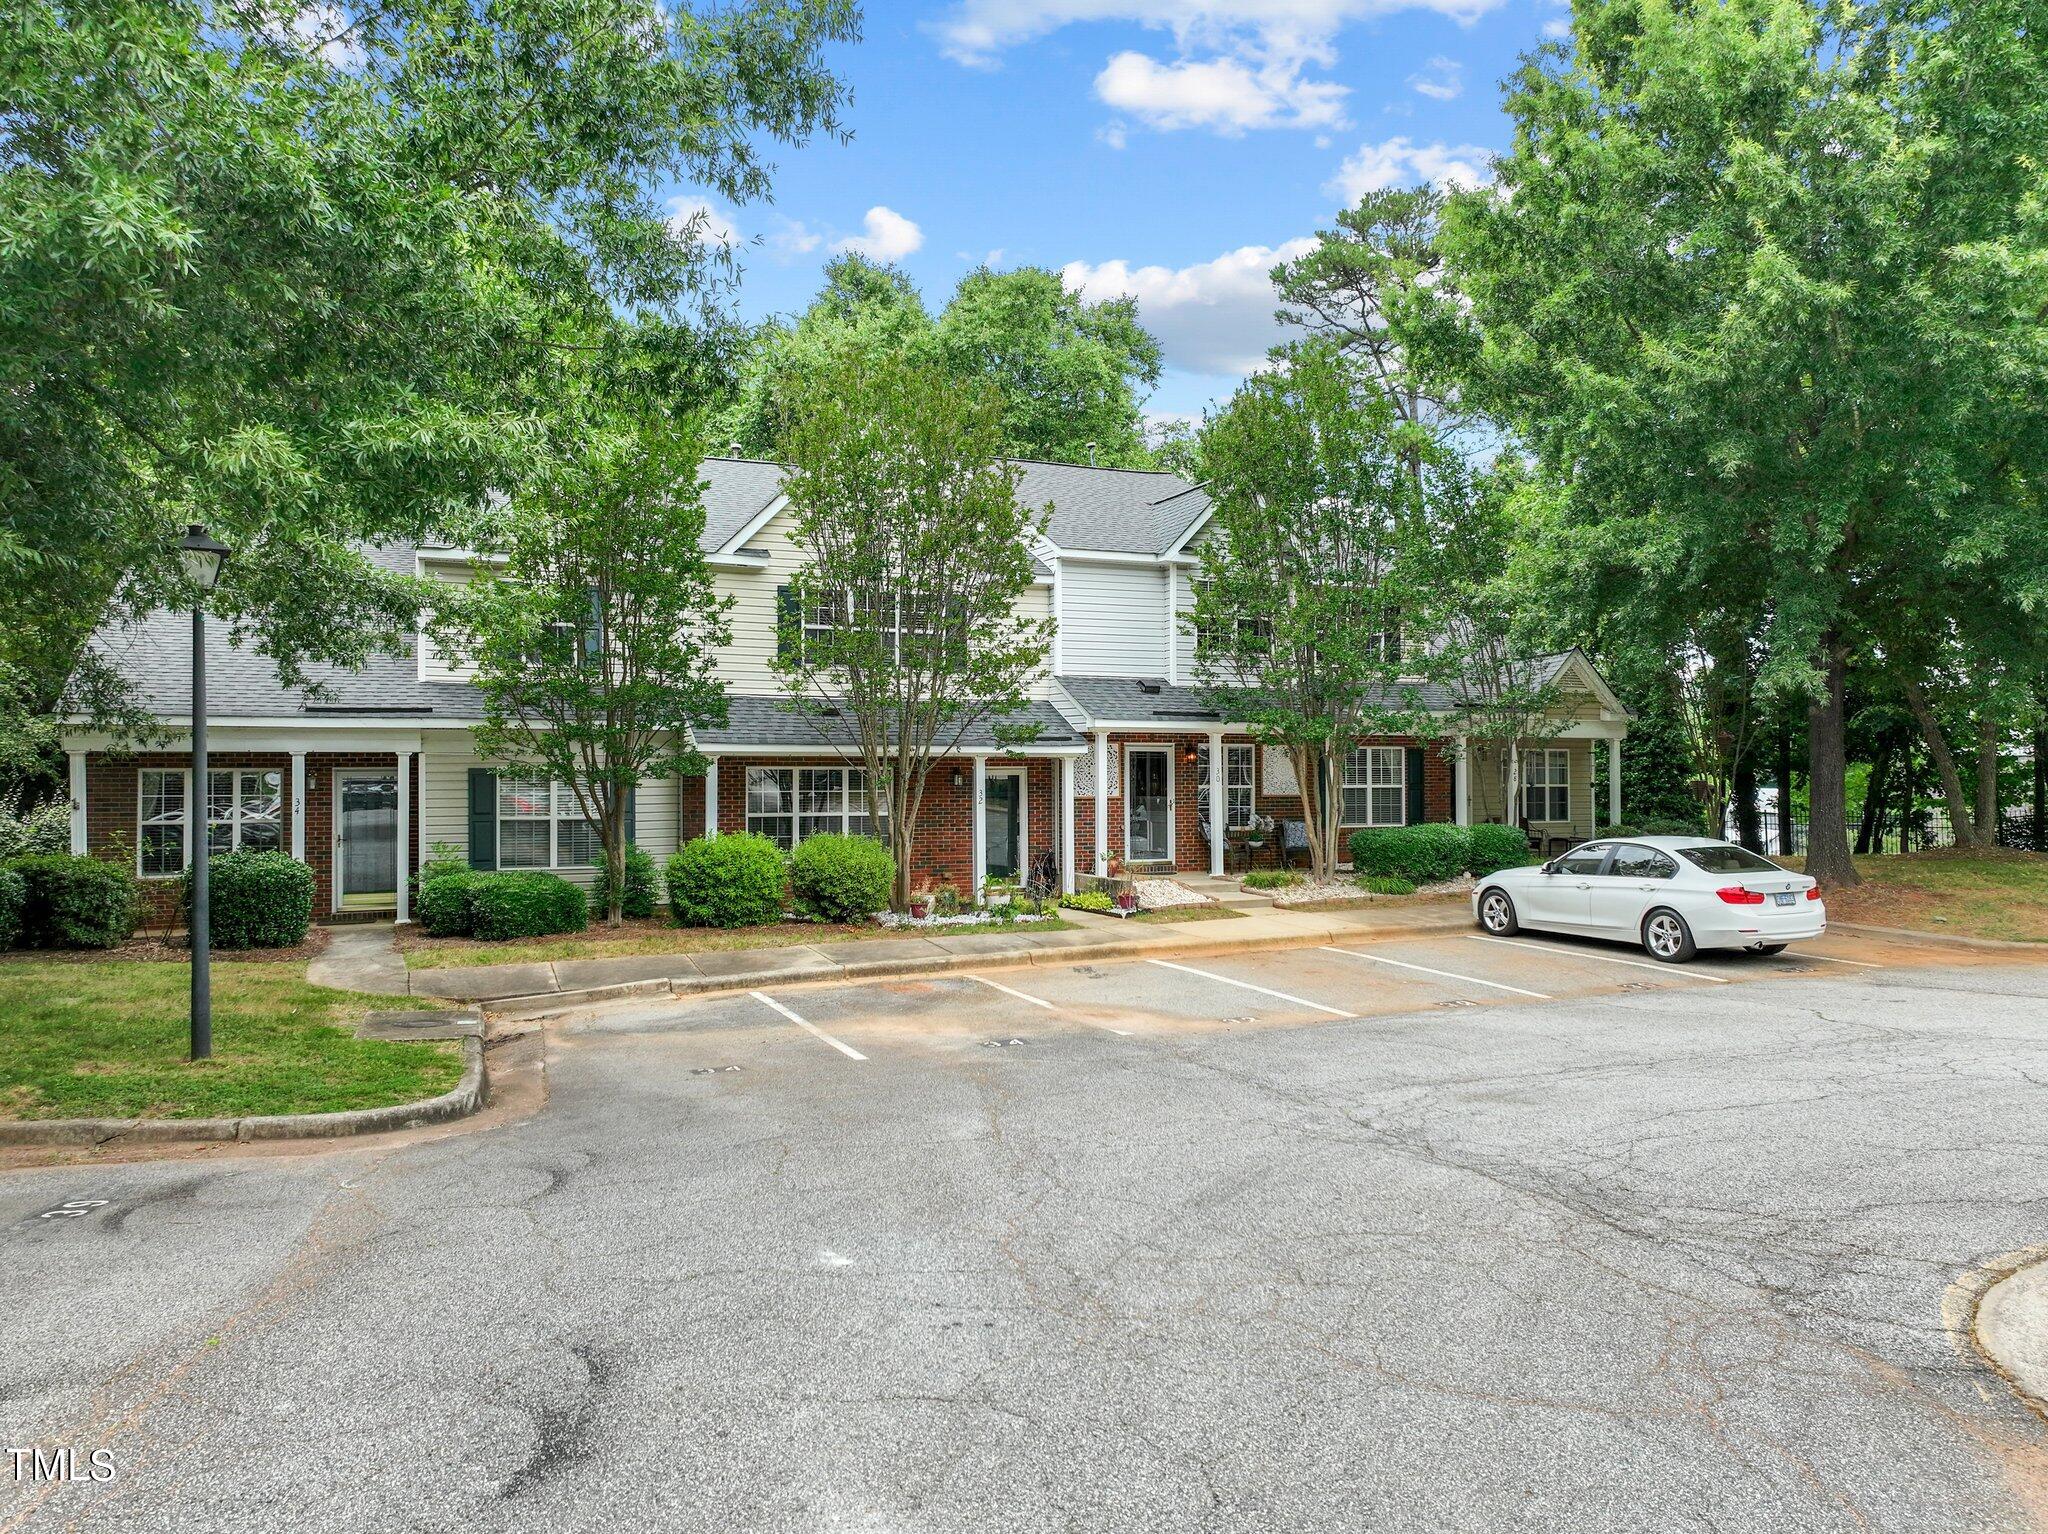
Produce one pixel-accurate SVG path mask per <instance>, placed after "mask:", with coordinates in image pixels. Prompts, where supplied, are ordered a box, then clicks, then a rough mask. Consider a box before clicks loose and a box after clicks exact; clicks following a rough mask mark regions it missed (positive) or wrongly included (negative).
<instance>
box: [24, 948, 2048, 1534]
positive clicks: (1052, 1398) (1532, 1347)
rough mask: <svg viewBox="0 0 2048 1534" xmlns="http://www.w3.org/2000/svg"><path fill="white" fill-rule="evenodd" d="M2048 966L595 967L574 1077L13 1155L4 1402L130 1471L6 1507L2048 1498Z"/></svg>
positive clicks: (231, 1520)
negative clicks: (505, 1110)
mask: <svg viewBox="0 0 2048 1534" xmlns="http://www.w3.org/2000/svg"><path fill="white" fill-rule="evenodd" d="M2044 1019H2048V966H2042V965H2038V964H2032V963H2023V962H2019V961H2017V960H2014V959H2010V958H2008V957H2005V956H2002V955H1988V954H1985V955H1969V954H1959V953H1958V952H1957V951H1955V950H1947V951H1944V950H1941V949H1935V948H1930V947H1906V946H1892V945H1885V944H1880V943H1877V942H1873V941H1869V940H1865V939H1856V938H1850V937H1846V936H1830V937H1829V938H1828V939H1826V940H1825V941H1823V942H1822V943H1820V944H1818V945H1815V946H1814V947H1813V949H1812V950H1811V951H1807V952H1802V951H1797V950H1795V951H1794V952H1793V953H1788V954H1785V955H1782V956H1779V957H1775V958H1762V957H1752V956H1746V955H1737V956H1731V957H1718V958H1714V959H1711V960H1707V961H1703V962H1701V963H1698V964H1694V965H1688V966H1683V967H1679V968H1668V967H1664V966H1653V965H1650V964H1649V962H1648V961H1646V960H1644V959H1642V958H1641V956H1640V955H1639V954H1636V953H1634V952H1632V951H1630V950H1626V949H1621V948H1610V947H1605V946H1598V945H1594V944H1590V943H1578V942H1572V941H1565V940H1557V939H1552V938H1547V937H1532V938H1526V939H1518V940H1516V941H1515V942H1513V943H1498V942H1488V941H1482V940H1478V939H1476V938H1474V937H1468V936H1466V935H1464V934H1462V933H1459V934H1439V935H1433V936H1427V937H1423V936H1417V937H1411V938H1403V939H1399V940H1394V941H1387V942H1379V941H1373V942H1365V941H1360V942H1358V943H1339V944H1333V945H1331V946H1330V947H1328V948H1309V949H1290V950H1284V951H1267V952H1261V953H1255V954H1243V955H1234V956H1228V957H1199V958H1187V959H1179V958H1176V959H1174V960H1172V961H1170V962H1163V963H1162V962H1146V961H1136V962H1120V963H1116V964H1106V963H1105V964H1085V963H1081V964H1045V965H1037V966H1025V967H1018V968H1010V969H1003V970H990V971H987V972H986V973H978V972H970V973H957V972H956V973H953V974H949V975H947V976H945V977H943V978H935V979H916V980H901V981H895V982H882V983H869V984H862V985H852V984H834V985H787V986H780V987H775V988H772V989H768V990H764V991H761V992H759V993H754V994H733V995H723V996H716V997H704V998H698V999H689V1000H684V999H676V998H671V997H662V998H659V999H658V1000H653V999H650V1000H639V1001H628V1002H623V1003H618V1004H614V1005H609V1006H605V1007H596V1008H591V1009H588V1010H586V1011H583V1012H580V1013H576V1014H573V1015H570V1016H567V1017H564V1018H562V1019H559V1020H557V1021H555V1022H554V1023H551V1024H550V1025H549V1028H548V1031H547V1034H546V1038H545V1047H546V1061H547V1066H546V1069H547V1089H548V1092H547V1103H546V1106H545V1107H544V1108H542V1109H540V1110H539V1111H535V1112H532V1113H530V1114H527V1115H526V1116H523V1117H514V1118H507V1119H503V1120H501V1121H497V1122H493V1123H490V1124H487V1125H485V1126H483V1127H480V1128H474V1129H470V1130H467V1131H459V1132H452V1133H446V1134H440V1135H432V1136H427V1137H423V1138H418V1139H413V1140H408V1141H405V1142H402V1143H396V1144H392V1145H386V1146H357V1147H348V1148H341V1149H336V1150H332V1151H321V1152H319V1153H317V1154H311V1155H307V1154H300V1155H295V1156H283V1155H276V1156H268V1157H264V1156H244V1155H240V1154H234V1153H230V1154H225V1155H214V1156H207V1157H203V1158H197V1159H172V1160H165V1161H161V1162H154V1163H146V1162H145V1163H131V1164H93V1165H81V1166H74V1167H63V1168H51V1169H46V1170H39V1171H34V1172H18V1173H15V1174H12V1175H10V1176H9V1177H7V1178H6V1179H5V1180H4V1181H0V1232H4V1236H0V1242H4V1245H0V1253H4V1263H0V1304H4V1305H5V1306H6V1307H7V1313H8V1314H10V1315H12V1316H14V1317H16V1318H18V1327H17V1330H16V1333H15V1335H14V1338H13V1345H11V1346H10V1347H9V1348H8V1349H7V1350H6V1351H5V1354H4V1356H0V1439H5V1440H6V1441H7V1442H9V1443H12V1444H23V1443H38V1444H51V1443H62V1444H69V1445H73V1446H75V1447H77V1448H78V1449H80V1450H81V1451H84V1450H90V1449H92V1448H95V1447H105V1448H107V1449H109V1450H110V1451H111V1452H112V1453H113V1455H114V1458H115V1462H116V1463H117V1464H118V1466H119V1473H118V1474H117V1475H116V1476H115V1477H114V1478H113V1479H111V1480H109V1481H107V1482H105V1483H100V1484H94V1483H87V1482H76V1483H70V1484H65V1485H62V1486H56V1487H49V1486H45V1487H40V1488H23V1487H21V1486H14V1487H7V1486H4V1485H0V1526H4V1527H13V1526H16V1524H15V1523H13V1522H10V1521H9V1520H10V1519H12V1520H16V1521H17V1522H18V1523H19V1524H20V1526H25V1527H41V1526H44V1525H45V1524H47V1525H48V1526H51V1527H79V1528H85V1529H158V1528H186V1527H189V1528H194V1529H208V1530H230V1529H243V1528H248V1529H256V1528H271V1527H276V1526H278V1525H279V1524H281V1523H283V1524H293V1525H301V1524H303V1523H304V1522H305V1521H306V1520H307V1518H308V1516H309V1513H308V1510H309V1509H317V1510H318V1516H317V1517H316V1518H314V1520H313V1521H314V1522H315V1523H316V1524H317V1525H318V1526H320V1527H323V1528H335V1529H364V1530H370V1529H377V1530H383V1529H389V1528H395V1527H403V1528H416V1529H457V1528H460V1529H476V1528H529V1527H546V1528H551V1529H604V1530H607V1531H616V1530H619V1529H629V1528H655V1527H659V1528H677V1529H693V1530H694V1529H700V1528H703V1529H773V1530H792V1531H794V1530H819V1529H860V1530H955V1529H959V1530H967V1529H975V1530H980V1529H987V1528H992V1527H993V1528H1003V1529H1029V1530H1039V1529H1045V1530H1054V1529H1059V1530H1068V1529H1090V1530H1092V1529H1108V1530H1122V1529H1133V1528H1144V1529H1148V1530H1149V1529H1161V1530H1181V1529H1186V1530H1198V1529H1199V1530H1225V1529H1229V1530H1236V1529H1255V1530H1266V1529H1289V1530H1294V1529H1322V1528H1330V1529H1337V1528H1344V1529H1354V1528H1383V1529H1399V1530H1408V1529H1460V1530H1462V1529H1488V1530H1493V1529H1532V1530H1533V1529H1543V1530H1555V1529H1571V1530H1575V1531H1576V1530H1616V1531H1621V1530H1660V1531H1662V1530H1674V1529H1703V1530H1704V1529H1742V1530H1750V1529H1800V1530H1805V1529H1881V1530H1900V1531H1907V1530H1911V1531H1930V1534H1932V1531H1943V1534H1946V1531H1953V1530H1958V1529H1973V1530H1976V1529H1987V1530H2021V1529H2030V1528H2040V1527H2043V1526H2044V1525H2043V1520H2044V1517H2048V1429H2044V1427H2043V1424H2042V1423H2041V1422H2040V1420H2039V1419H2038V1418H2036V1417H2035V1416H2033V1415H2032V1414H2031V1413H2030V1412H2029V1411H2027V1410H2026V1409H2025V1408H2024V1407H2023V1406H2022V1405H2021V1404H2019V1403H2018V1402H2017V1401H2016V1400H2015V1399H2014V1398H2013V1397H2012V1395H2011V1394H2010V1392H2009V1391H2008V1390H2007V1388H2006V1386H2005V1385H2004V1383H2003V1381H2001V1380H1999V1379H1997V1378H1996V1377H1995V1376H1994V1375H1992V1374H1991V1373H1990V1372H1989V1371H1988V1370H1986V1369H1985V1368H1984V1367H1983V1366H1982V1364H1981V1363H1980V1362H1978V1361H1977V1360H1976V1359H1975V1358H1974V1356H1973V1355H1972V1354H1971V1353H1970V1352H1969V1350H1968V1347H1967V1344H1966V1343H1965V1342H1964V1341H1963V1340H1962V1339H1960V1338H1959V1337H1958V1336H1957V1335H1956V1334H1955V1332H1954V1330H1953V1329H1952V1328H1953V1317H1954V1314H1955V1311H1954V1301H1955V1295H1956V1294H1957V1293H1958V1292H1959V1291H1958V1290H1957V1287H1956V1286H1957V1285H1958V1283H1959V1281H1961V1280H1964V1279H1965V1278H1966V1276H1967V1275H1968V1274H1969V1273H1970V1272H1971V1271H1972V1270H1973V1269H1975V1268H1977V1267H1978V1266H1980V1265H1982V1264H1984V1263H1986V1262H1988V1261H1990V1260H1992V1259H1993V1258H1994V1257H1996V1256H1997V1255H1998V1254H2000V1253H2004V1252H2009V1251H2011V1250H2013V1249H2016V1248H2019V1247H2023V1246H2028V1245H2031V1244H2034V1243H2038V1242H2040V1241H2042V1240H2043V1239H2044V1238H2048V1180H2044V1178H2043V1176H2042V1173H2041V1168H2042V1166H2043V1165H2044V1164H2048V1162H2044V1154H2048V1112H2044V1111H2043V1110H2044V1084H2048V1023H2044ZM66 1200H82V1201H85V1202H88V1203H91V1204H92V1205H93V1207H92V1209H91V1210H90V1211H89V1212H88V1213H87V1214H86V1215H84V1216H82V1217H79V1218H68V1217H67V1218H62V1219H55V1220H51V1219H45V1218H43V1216H44V1215H46V1214H47V1213H48V1211H49V1210H50V1209H52V1208H54V1207H58V1206H60V1205H61V1204H62V1203H63V1202H64V1201H66ZM8 1498H11V1499H12V1500H11V1501H10V1500H7V1499H8Z"/></svg>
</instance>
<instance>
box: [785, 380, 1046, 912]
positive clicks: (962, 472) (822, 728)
mask: <svg viewBox="0 0 2048 1534" xmlns="http://www.w3.org/2000/svg"><path fill="white" fill-rule="evenodd" d="M792 403H793V408H792V409H791V411H790V415H789V424H788V427H787V429H786V430H785V432H784V434H783V437H782V440H781V457H782V461H783V463H784V464H785V465H786V469H787V472H786V474H785V477H784V480H783V492H784V494H786V495H787V496H788V498H789V511H790V515H791V518H792V521H793V526H792V532H791V536H792V538H793V539H794V541H795V542H796V543H797V545H798V546H799V547H800V549H801V550H802V554H801V558H800V562H799V564H798V567H797V569H796V570H795V571H793V572H792V574H791V576H790V580H789V584H788V586H787V587H786V588H785V589H784V590H783V592H782V593H781V601H782V612H781V617H780V634H779V641H780V642H779V644H778V647H777V656H776V661H775V666H776V670H777V672H778V674H779V675H780V677H781V680H782V684H783V687H784V689H785V691H786V692H787V694H788V696H789V697H790V699H791V701H792V703H793V704H794V706H795V707H796V708H798V709H799V710H801V711H802V712H803V713H804V714H805V715H807V716H808V717H809V718H811V719H812V721H813V722H814V724H815V725H816V726H817V728H818V733H819V738H820V740H821V741H822V742H823V743H825V744H826V745H828V746H829V747H831V748H832V749H834V750H836V751H838V752H840V753H841V754H842V755H843V756H845V757H846V758H847V759H848V760H849V761H850V762H858V763H859V764H860V766H861V768H862V771H863V773H864V775H865V781H866V795H867V813H868V817H869V823H870V824H871V825H873V826H875V827H877V828H878V832H879V833H880V834H883V835H885V836H886V838H887V840H888V843H889V850H890V851H891V853H893V854H894V856H895V859H896V888H895V892H894V897H893V900H894V904H895V906H896V909H898V910H902V909H904V908H905V907H906V906H907V905H908V903H909V900H910V893H911V870H912V858H913V850H914V848H915V846H916V839H917V826H918V818H919V816H920V814H921V813H922V811H923V807H924V794H925V785H926V781H927V779H928V778H929V776H930V774H931V770H932V765H933V763H934V762H936V761H937V760H938V759H939V758H941V757H944V756H947V755H950V754H952V753H953V752H954V751H956V750H957V749H958V748H959V746H960V745H961V743H962V742H963V741H965V740H966V739H967V738H968V737H969V735H970V734H973V733H975V732H977V731H979V730H981V729H983V728H984V727H987V728H988V729H989V730H990V731H991V732H992V733H993V734H994V736H995V737H996V738H997V739H998V740H1002V741H1008V742H1013V743H1017V744H1022V743H1023V742H1025V741H1027V740H1029V739H1030V738H1031V736H1032V734H1033V733H1034V730H1035V727H1034V726H1030V725H1028V724H1016V725H1013V724H1012V723H1010V719H1009V716H1012V715H1015V714H1017V713H1018V712H1019V711H1020V710H1022V709H1023V707H1024V704H1025V687H1026V685H1027V683H1028V682H1029V680H1030V679H1031V677H1032V676H1033V674H1034V673H1036V672H1038V671H1039V670H1040V669H1041V668H1042V667H1043V665H1044V664H1045V659H1046V653H1047V651H1048V649H1049V648H1050V644H1051V638H1052V622H1051V620H1050V619H1046V618H1037V617H1032V616H1029V615H1026V614H1024V613H1021V612H1020V611H1019V610H1018V609H1019V599H1020V598H1021V597H1022V596H1023V595H1024V593H1025V592H1026V591H1027V590H1028V589H1029V588H1030V586H1031V581H1032V566H1031V552H1030V549H1031V545H1032V543H1033V542H1034V540H1035V539H1036V538H1037V537H1038V536H1039V535H1040V534H1041V533H1042V532H1043V530H1044V525H1045V518H1046V514H1047V508H1044V507H1037V508H1033V507H1030V506H1027V505H1025V504H1024V503H1023V502H1021V501H1020V500H1019V499H1018V497H1017V483H1018V479H1019V477H1020V475H1019V470H1018V469H1017V468H1016V466H1015V465H1013V464H1010V463H1006V462H1004V461H1003V460H1002V459H1001V457H1000V454H1001V452H1002V445H1003V415H1002V411H1003V406H1002V401H1001V399H1000V398H999V397H998V396H997V395H996V394H995V392H994V391H993V390H991V389H989V388H987V387H986V386H984V385H979V384H975V383H969V382H962V381H960V380H958V379H955V378H953V377H952V376H951V375H949V374H948V373H946V372H945V371H943V370H942V369H940V368H937V367H934V366H932V365H930V364H929V363H927V362H924V361H922V360H920V359H918V358H915V357H906V356H902V355H900V354H890V353H879V354H877V353H871V352H869V351H867V350H865V349H862V348H857V347H856V348H847V349H844V350H842V351H840V352H839V353H838V354H837V355H835V356H834V357H832V358H831V359H830V361H829V362H828V363H827V364H826V365H825V366H822V367H819V368H817V369H814V370H811V371H809V372H807V373H805V374H804V375H802V376H801V378H799V379H798V380H796V381H795V384H794V390H793V394H792Z"/></svg>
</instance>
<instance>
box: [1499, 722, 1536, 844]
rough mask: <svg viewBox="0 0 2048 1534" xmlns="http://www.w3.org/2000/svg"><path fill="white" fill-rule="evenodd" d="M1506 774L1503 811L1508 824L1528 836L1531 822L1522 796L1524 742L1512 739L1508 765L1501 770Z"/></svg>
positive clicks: (1508, 752) (1503, 781)
mask: <svg viewBox="0 0 2048 1534" xmlns="http://www.w3.org/2000/svg"><path fill="white" fill-rule="evenodd" d="M1501 771H1502V772H1503V773H1505V774H1506V776H1505V777H1503V778H1502V779H1501V801H1500V806H1501V811H1502V813H1503V814H1504V816H1505V817H1506V819H1507V823H1508V824H1509V825H1511V826H1513V827H1514V828H1515V829H1516V830H1517V831H1520V832H1521V833H1523V835H1525V836H1526V835H1527V834H1528V831H1529V821H1528V817H1527V815H1526V814H1525V811H1526V810H1527V809H1528V802H1527V801H1526V800H1525V799H1524V798H1523V796H1522V742H1521V740H1520V739H1519V738H1515V737H1510V738H1509V740H1508V749H1507V765H1506V766H1505V767H1503V768H1502V769H1501Z"/></svg>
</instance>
